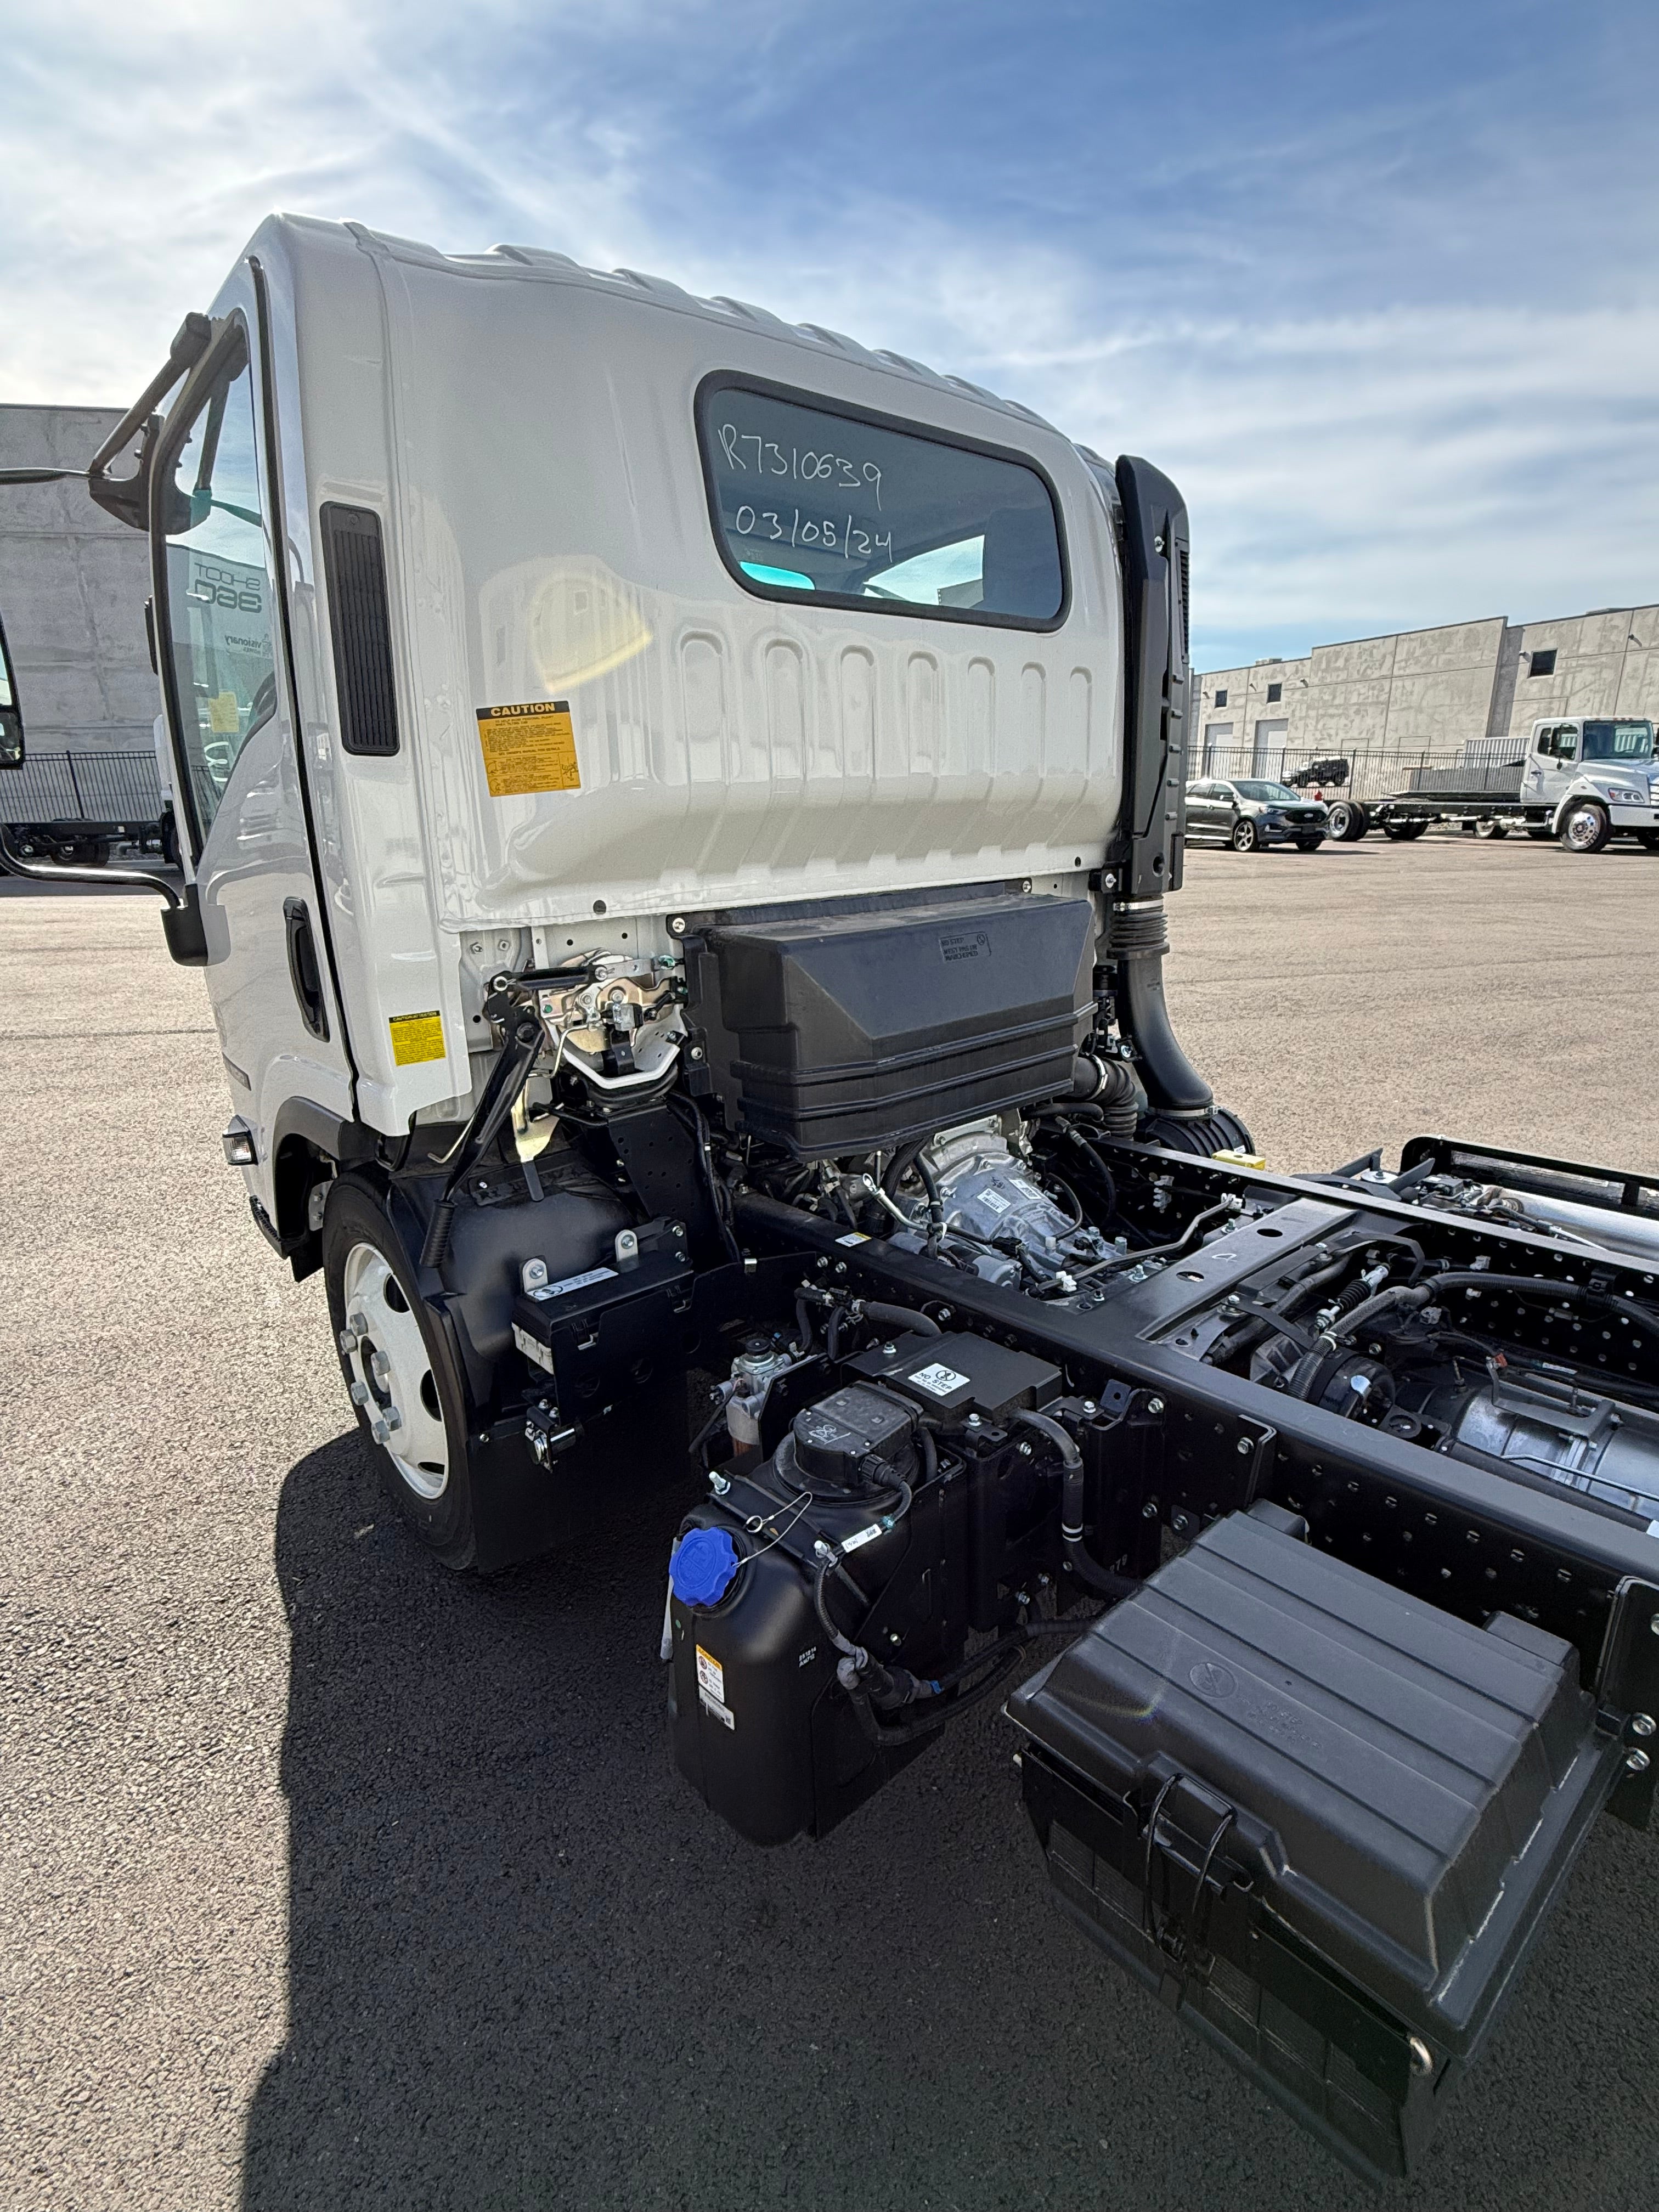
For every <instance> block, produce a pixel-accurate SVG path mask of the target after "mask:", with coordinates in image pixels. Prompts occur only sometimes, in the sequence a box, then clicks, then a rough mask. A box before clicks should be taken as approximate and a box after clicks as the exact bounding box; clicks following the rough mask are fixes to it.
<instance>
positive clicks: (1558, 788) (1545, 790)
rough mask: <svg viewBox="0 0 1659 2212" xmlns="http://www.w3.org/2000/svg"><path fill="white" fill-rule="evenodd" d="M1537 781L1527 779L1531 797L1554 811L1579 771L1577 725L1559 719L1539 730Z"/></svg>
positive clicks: (1528, 796) (1528, 795) (1527, 792)
mask: <svg viewBox="0 0 1659 2212" xmlns="http://www.w3.org/2000/svg"><path fill="white" fill-rule="evenodd" d="M1535 765H1536V767H1537V769H1538V780H1537V781H1536V783H1532V782H1530V781H1529V782H1528V785H1527V787H1526V795H1527V798H1528V799H1529V800H1541V801H1542V803H1543V804H1544V805H1545V806H1547V808H1548V809H1549V810H1550V811H1552V812H1553V811H1554V810H1555V807H1556V805H1557V803H1558V801H1559V799H1561V798H1562V797H1563V795H1564V794H1565V792H1566V790H1567V787H1568V786H1569V785H1570V784H1571V783H1572V782H1573V781H1575V779H1576V778H1577V774H1578V725H1577V722H1556V723H1553V724H1552V725H1550V726H1549V727H1548V728H1547V729H1545V730H1541V731H1540V732H1539V746H1538V759H1537V762H1536V763H1535Z"/></svg>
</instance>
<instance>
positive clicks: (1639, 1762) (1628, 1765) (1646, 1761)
mask: <svg viewBox="0 0 1659 2212" xmlns="http://www.w3.org/2000/svg"><path fill="white" fill-rule="evenodd" d="M1652 1764H1653V1761H1652V1760H1651V1759H1650V1758H1649V1757H1648V1755H1647V1753H1646V1752H1644V1751H1632V1753H1629V1754H1628V1756H1627V1757H1626V1760H1625V1771H1626V1773H1627V1774H1645V1773H1646V1772H1647V1771H1648V1769H1649V1767H1650V1766H1651V1765H1652Z"/></svg>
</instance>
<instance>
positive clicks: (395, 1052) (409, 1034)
mask: <svg viewBox="0 0 1659 2212" xmlns="http://www.w3.org/2000/svg"><path fill="white" fill-rule="evenodd" d="M386 1026H387V1027H388V1028H389V1029H390V1030H391V1031H392V1062H393V1065H394V1066H398V1067H414V1066H416V1065H417V1064H418V1063H419V1062H420V1061H421V1060H441V1059H442V1058H443V1057H444V1018H443V1016H442V1015H441V1013H439V1012H438V1011H437V1009H436V1008H434V1009H433V1011H432V1012H430V1013H429V1014H393V1015H392V1018H391V1020H390V1021H389V1022H388V1023H387V1024H386Z"/></svg>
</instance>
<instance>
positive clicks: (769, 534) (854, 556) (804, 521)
mask: <svg viewBox="0 0 1659 2212" xmlns="http://www.w3.org/2000/svg"><path fill="white" fill-rule="evenodd" d="M732 530H733V531H734V532H736V534H737V535H738V537H739V538H758V539H759V540H760V542H761V543H762V544H763V545H789V546H794V547H799V546H802V545H819V546H822V547H823V549H824V550H825V551H826V552H829V553H839V554H840V555H841V557H842V560H843V561H867V560H871V559H874V558H878V557H879V556H881V555H882V554H885V555H886V556H887V558H888V559H889V560H891V559H892V557H893V533H892V532H891V531H890V530H861V529H860V527H859V526H858V524H857V523H856V522H854V520H853V518H852V516H851V515H850V514H846V515H842V516H840V517H837V516H836V515H833V514H822V515H811V514H807V515H804V514H803V513H801V511H800V509H799V507H793V508H791V509H790V510H789V521H788V525H787V527H786V526H785V523H784V519H783V512H782V510H781V509H778V508H774V507H762V508H760V509H759V510H758V511H757V509H755V508H754V507H749V506H744V507H739V508H738V511H737V513H735V514H734V515H733V516H732Z"/></svg>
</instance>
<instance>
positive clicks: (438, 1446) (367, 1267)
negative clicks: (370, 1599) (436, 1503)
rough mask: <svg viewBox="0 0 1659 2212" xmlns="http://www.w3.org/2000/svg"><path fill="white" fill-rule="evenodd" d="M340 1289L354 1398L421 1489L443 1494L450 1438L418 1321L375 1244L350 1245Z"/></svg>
mask: <svg viewBox="0 0 1659 2212" xmlns="http://www.w3.org/2000/svg"><path fill="white" fill-rule="evenodd" d="M342 1288H343V1291H344V1293H345V1335H344V1337H343V1339H342V1340H341V1357H342V1358H343V1360H344V1362H345V1370H346V1378H347V1380H348V1381H349V1383H350V1385H351V1395H352V1397H353V1399H354V1400H355V1401H356V1403H357V1404H358V1405H359V1406H361V1407H362V1410H363V1413H364V1415H365V1417H366V1418H367V1419H368V1423H369V1426H370V1428H371V1430H372V1431H373V1432H374V1440H375V1442H376V1443H379V1444H381V1445H383V1446H384V1447H385V1449H386V1455H387V1456H388V1458H389V1459H390V1460H391V1461H392V1465H393V1466H394V1467H395V1468H397V1470H398V1474H400V1475H401V1476H402V1477H403V1479H404V1481H405V1482H406V1483H407V1484H408V1485H409V1486H410V1489H411V1490H412V1491H413V1492H415V1494H416V1497H417V1498H441V1497H442V1496H443V1494H444V1492H445V1491H446V1490H447V1488H448V1486H449V1438H448V1436H447V1432H446V1431H445V1428H444V1418H443V1408H442V1405H441V1401H440V1400H439V1397H438V1378H437V1376H435V1374H434V1373H433V1371H432V1360H431V1358H430V1355H429V1354H428V1351H427V1348H426V1339H425V1338H424V1337H423V1336H422V1334H421V1324H420V1322H418V1321H417V1320H416V1318H415V1316H414V1314H413V1313H412V1312H411V1311H410V1306H409V1302H408V1300H407V1299H406V1298H405V1297H404V1293H403V1289H402V1286H401V1285H399V1283H398V1279H397V1277H396V1276H395V1275H394V1274H393V1273H392V1269H391V1267H389V1266H388V1265H387V1262H386V1255H385V1253H383V1252H382V1251H380V1249H378V1247H377V1246H375V1245H373V1244H354V1245H353V1246H352V1248H351V1250H350V1251H349V1254H348V1255H347V1256H346V1263H345V1275H344V1279H343V1284H342ZM394 1300H395V1301H396V1303H395V1304H394V1303H393V1302H394ZM348 1343H349V1344H350V1345H351V1349H350V1351H349V1352H348V1351H347V1350H346V1349H345V1346H346V1345H347V1344H348ZM394 1416H395V1417H396V1418H395V1419H394V1418H393V1417H394Z"/></svg>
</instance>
